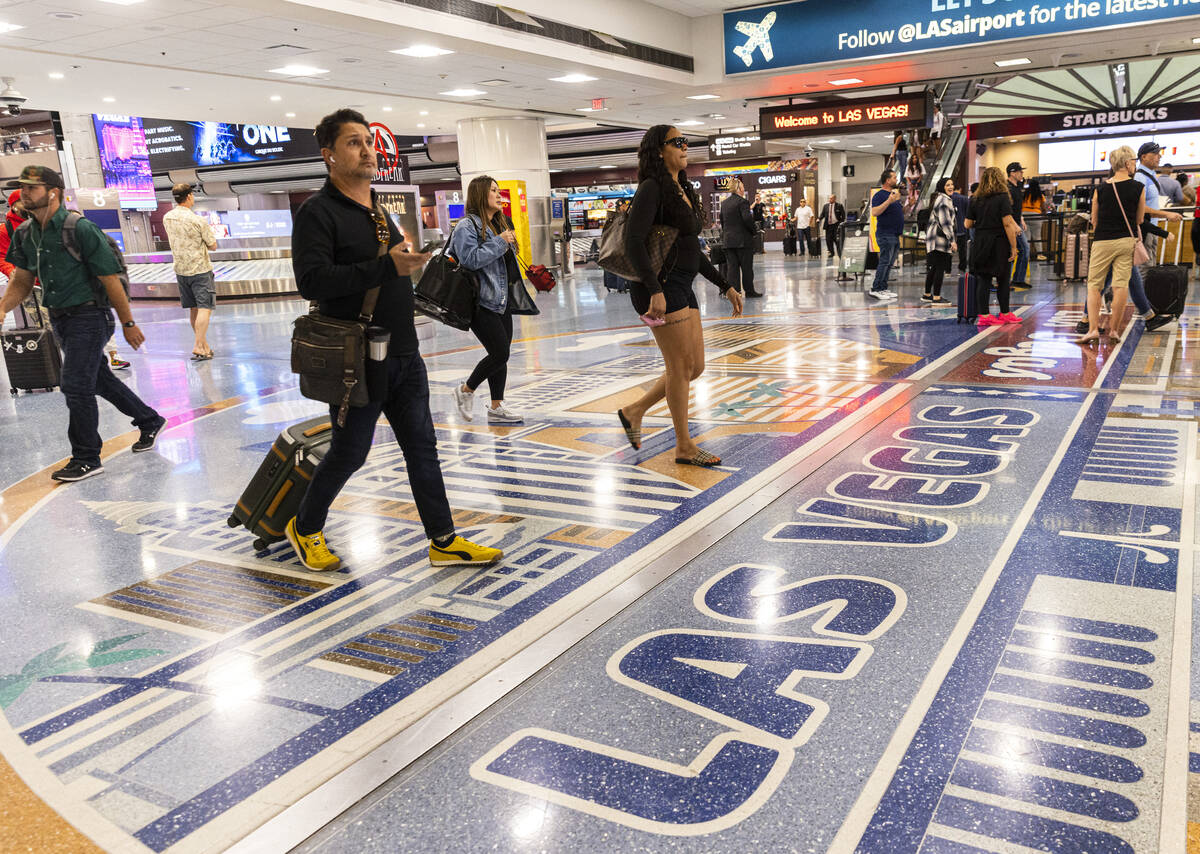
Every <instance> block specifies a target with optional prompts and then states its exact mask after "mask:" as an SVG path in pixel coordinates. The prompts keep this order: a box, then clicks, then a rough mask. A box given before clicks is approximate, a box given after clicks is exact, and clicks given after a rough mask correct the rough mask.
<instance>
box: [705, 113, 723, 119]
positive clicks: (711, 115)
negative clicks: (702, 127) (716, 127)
mask: <svg viewBox="0 0 1200 854" xmlns="http://www.w3.org/2000/svg"><path fill="white" fill-rule="evenodd" d="M707 118H710V119H723V118H725V114H724V113H709V114H708V116H707Z"/></svg>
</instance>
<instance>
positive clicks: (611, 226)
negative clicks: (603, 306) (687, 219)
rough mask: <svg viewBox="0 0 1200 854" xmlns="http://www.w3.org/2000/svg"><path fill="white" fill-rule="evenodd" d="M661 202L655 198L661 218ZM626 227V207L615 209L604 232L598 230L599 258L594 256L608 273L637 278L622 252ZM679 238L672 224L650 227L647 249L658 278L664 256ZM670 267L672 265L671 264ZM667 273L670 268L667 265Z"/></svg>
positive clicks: (625, 277)
mask: <svg viewBox="0 0 1200 854" xmlns="http://www.w3.org/2000/svg"><path fill="white" fill-rule="evenodd" d="M662 211H663V202H662V199H661V197H660V198H659V201H658V213H659V217H658V218H659V219H662ZM628 230H629V209H628V208H626V209H625V210H623V211H617V212H615V213H614V214H613V215H612V216H610V217H609V218H608V221H607V222H605V223H604V231H602V232H601V233H600V257H599V258H598V259H597V261H596V263H598V264H599V265H600V266H601V268H603V269H605V270H607V271H608V272H610V273H616V274H617V275H618V276H620V277H621V278H623V279H631V280H633V281H635V282H636V281H638V271H637V270H636V269H634V266H633V264H631V263H630V262H629V257H628V256H627V255H626V254H625V236H626V233H627V232H628ZM678 237H679V229H678V228H675V226H673V225H663V224H661V223H658V224H655V225H653V226H651V227H650V234H648V235H647V236H646V252H647V253H649V255H650V266H651V268H653V270H654V274H655V275H656V276H658V278H659V280H660V281H661V280H662V277H663V267H665V266H666V263H667V257H668V256H669V255H670V254H671V250H673V249H674V248H675V240H676V239H677V238H678ZM672 266H673V265H672ZM667 272H670V267H667Z"/></svg>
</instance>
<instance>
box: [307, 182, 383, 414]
mask: <svg viewBox="0 0 1200 854" xmlns="http://www.w3.org/2000/svg"><path fill="white" fill-rule="evenodd" d="M379 217H382V218H383V219H382V225H380V219H379ZM373 218H375V223H376V227H377V228H379V229H383V230H385V231H386V230H387V214H386V213H384V212H383V211H382V210H381V209H380V208H379V206H378V205H376V207H375V212H374V214H373ZM382 233H383V232H382V231H381V232H380V234H382ZM388 235H389V237H390V232H388ZM387 251H388V239H387V238H385V239H382V240H380V241H379V255H378V256H377V257H379V258H382V257H383V256H384V255H386V254H387ZM378 301H379V287H378V286H376V287H373V288H371V289H370V290H369V291H367V292H366V293H365V294H363V303H362V309H361V310H360V311H359V315H358V319H357V320H342V319H340V318H337V317H330V316H329V315H327V314H322V313H321V312H319V311H317V307H316V304H315V303H314V304H313V305H312V307H311V308H310V309H309V312H308V314H303V315H301V316H300V317H297V318H296V320H295V324H294V328H293V329H292V370H293V371H294V372H295V373H297V374H299V375H300V393H301V394H302V395H304V396H305V397H307V398H309V399H310V400H319V401H321V402H322V403H328V404H332V405H334V406H337V407H338V413H337V425H338V426H339V427H344V426H345V425H346V413H347V412H348V411H349V409H350V407H351V406H366V405H367V403H369V402H370V399H371V397H370V393H369V391H368V389H367V327H368V326H370V325H371V317H372V315H374V314H375V304H376V303H377V302H378Z"/></svg>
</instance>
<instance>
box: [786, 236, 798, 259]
mask: <svg viewBox="0 0 1200 854" xmlns="http://www.w3.org/2000/svg"><path fill="white" fill-rule="evenodd" d="M796 248H797V247H796V235H794V234H789V235H787V236H786V237H784V238H783V254H784V255H795V254H796Z"/></svg>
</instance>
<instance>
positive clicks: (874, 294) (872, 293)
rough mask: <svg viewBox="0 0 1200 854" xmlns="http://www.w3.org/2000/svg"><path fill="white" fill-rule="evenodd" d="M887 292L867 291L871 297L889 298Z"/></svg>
mask: <svg viewBox="0 0 1200 854" xmlns="http://www.w3.org/2000/svg"><path fill="white" fill-rule="evenodd" d="M887 294H888V292H887V291H867V296H869V297H870V298H871V299H880V300H883V299H887Z"/></svg>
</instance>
